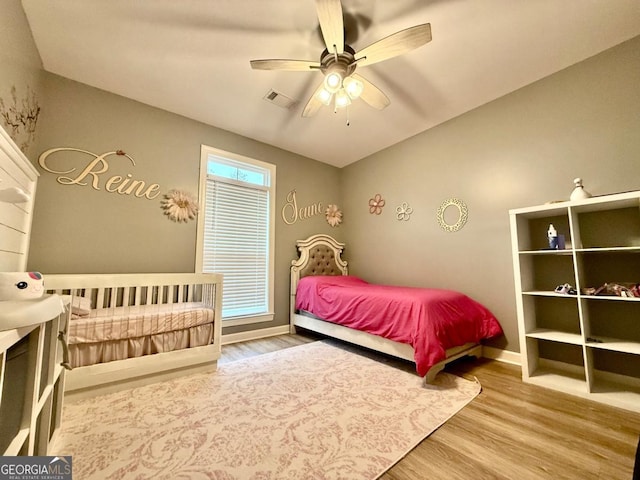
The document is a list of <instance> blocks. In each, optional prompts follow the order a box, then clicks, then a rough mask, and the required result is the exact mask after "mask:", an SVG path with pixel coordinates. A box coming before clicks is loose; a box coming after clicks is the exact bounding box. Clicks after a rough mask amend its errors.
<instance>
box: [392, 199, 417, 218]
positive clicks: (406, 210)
mask: <svg viewBox="0 0 640 480" xmlns="http://www.w3.org/2000/svg"><path fill="white" fill-rule="evenodd" d="M412 213H413V208H411V207H410V206H409V204H408V203H407V202H402V205H400V206H399V207H396V217H397V218H398V220H404V221H408V220H409V218H411V214H412Z"/></svg>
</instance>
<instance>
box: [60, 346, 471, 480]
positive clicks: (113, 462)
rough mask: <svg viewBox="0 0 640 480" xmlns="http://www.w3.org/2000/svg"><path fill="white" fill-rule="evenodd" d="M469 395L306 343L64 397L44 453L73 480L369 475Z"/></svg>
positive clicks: (446, 382)
mask: <svg viewBox="0 0 640 480" xmlns="http://www.w3.org/2000/svg"><path fill="white" fill-rule="evenodd" d="M480 390H481V388H480V385H479V384H478V383H476V382H470V381H468V380H464V379H462V378H459V377H456V376H454V375H450V374H446V373H441V374H439V375H438V377H437V379H436V384H435V385H429V386H424V384H423V382H422V379H421V378H420V377H418V376H417V375H413V374H411V373H407V372H404V371H401V370H398V369H396V368H394V367H391V366H388V365H385V364H382V363H380V362H377V361H375V360H372V359H369V358H366V357H363V356H360V355H357V354H355V353H350V352H348V351H345V350H342V349H340V348H337V347H333V346H331V345H327V344H325V343H323V342H313V343H309V344H306V345H301V346H297V347H292V348H288V349H285V350H280V351H277V352H273V353H267V354H264V355H260V356H257V357H252V358H248V359H245V360H240V361H236V362H231V363H227V364H224V365H220V366H219V367H218V370H217V371H216V372H214V373H206V374H204V373H203V374H193V375H189V376H185V377H183V378H179V379H175V380H170V381H166V382H162V383H156V384H152V385H146V386H143V387H139V388H135V389H130V390H126V391H121V392H117V393H112V394H108V395H104V396H101V397H96V398H92V399H85V400H81V401H78V402H76V403H67V404H65V406H64V414H63V422H62V425H63V428H62V434H61V435H60V437H59V440H58V443H57V444H56V446H55V449H54V453H55V454H56V455H73V474H74V478H77V479H82V480H89V479H96V480H98V479H99V480H106V479H125V480H126V479H142V478H145V479H146V478H153V479H172V480H175V479H186V478H189V479H209V480H210V479H224V480H232V479H237V480H275V479H278V480H279V479H291V480H301V479H305V480H306V479H318V480H320V479H349V480H358V479H375V478H377V477H379V476H380V475H382V474H383V473H384V472H385V471H386V470H388V469H389V468H390V467H391V466H392V465H393V464H394V463H396V462H397V461H398V460H400V459H401V458H402V457H403V456H404V455H406V454H407V453H408V452H409V450H411V449H412V448H413V447H414V446H416V445H417V444H418V443H419V442H420V441H422V440H423V439H424V438H425V437H427V436H428V435H429V434H430V433H431V432H433V431H434V430H435V429H437V428H438V427H439V426H440V425H442V424H443V423H444V422H446V421H447V420H448V419H449V418H451V417H452V416H453V415H455V413H456V412H458V411H459V410H460V409H461V408H463V407H464V406H465V405H466V404H467V403H469V402H470V401H471V400H472V399H473V398H475V396H476V395H478V394H479V393H480ZM426 474H427V472H425V475H426ZM425 478H426V477H425Z"/></svg>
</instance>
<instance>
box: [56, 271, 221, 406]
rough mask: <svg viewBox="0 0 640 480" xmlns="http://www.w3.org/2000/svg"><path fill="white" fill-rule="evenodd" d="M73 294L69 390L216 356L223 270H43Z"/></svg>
mask: <svg viewBox="0 0 640 480" xmlns="http://www.w3.org/2000/svg"><path fill="white" fill-rule="evenodd" d="M44 279H45V288H46V289H47V291H48V292H51V293H54V292H55V293H58V294H61V295H69V296H71V301H70V305H71V311H70V312H69V313H70V320H69V322H68V330H67V332H65V333H66V341H67V344H68V358H67V363H68V364H69V366H70V367H71V368H72V370H71V371H70V372H68V373H67V381H66V388H65V391H66V392H74V393H75V394H82V395H84V394H86V393H90V394H95V393H104V392H105V391H112V390H116V389H119V388H122V387H124V386H131V385H133V384H136V385H138V384H141V383H147V382H149V381H157V380H159V379H162V378H169V377H171V376H175V375H178V374H183V373H184V370H185V369H187V368H188V369H189V370H190V371H191V370H193V369H197V370H203V369H205V370H214V369H215V368H216V365H217V360H218V358H219V357H220V337H221V318H222V316H221V305H222V303H221V302H222V276H221V275H218V274H211V273H197V274H196V273H170V274H69V275H45V276H44Z"/></svg>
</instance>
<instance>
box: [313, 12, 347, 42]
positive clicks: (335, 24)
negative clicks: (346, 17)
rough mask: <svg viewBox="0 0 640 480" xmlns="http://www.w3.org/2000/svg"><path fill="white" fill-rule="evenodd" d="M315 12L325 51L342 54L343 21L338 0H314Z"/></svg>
mask: <svg viewBox="0 0 640 480" xmlns="http://www.w3.org/2000/svg"><path fill="white" fill-rule="evenodd" d="M316 10H317V12H318V21H319V22H320V29H321V30H322V38H324V43H325V45H326V46H327V50H328V51H329V52H331V53H334V52H335V51H337V52H338V53H342V52H344V21H343V19H342V5H341V4H340V0H316ZM334 45H335V48H334Z"/></svg>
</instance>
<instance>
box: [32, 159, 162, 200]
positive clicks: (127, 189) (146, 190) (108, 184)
mask: <svg viewBox="0 0 640 480" xmlns="http://www.w3.org/2000/svg"><path fill="white" fill-rule="evenodd" d="M57 152H78V153H82V154H85V155H88V156H89V157H93V160H90V161H89V163H87V164H86V166H85V167H84V169H83V170H82V171H81V172H79V173H76V169H75V168H72V169H70V170H65V171H62V170H54V169H53V168H51V166H50V165H49V162H50V158H49V157H50V156H51V155H53V154H54V153H57ZM110 155H117V156H119V157H126V158H128V159H129V161H130V162H131V164H132V165H133V166H134V167H135V166H136V162H135V161H134V160H133V158H131V157H130V156H129V155H127V154H126V153H125V152H123V151H122V150H116V151H115V152H107V153H103V154H102V155H97V154H95V153H92V152H88V151H87V150H80V149H78V148H68V147H59V148H51V149H49V150H47V151H46V152H44V153H43V154H42V155H40V157H39V158H38V164H39V165H40V166H41V167H42V168H43V169H44V170H46V171H47V172H49V173H53V174H56V175H58V178H57V179H56V180H57V181H58V183H60V184H62V185H83V186H84V185H87V184H88V182H91V186H92V187H93V189H94V190H100V189H101V187H100V185H101V181H103V182H104V183H103V185H104V189H105V190H106V191H107V192H109V193H119V194H120V195H132V194H133V196H135V197H138V198H146V199H148V200H153V199H154V198H156V197H157V196H158V195H160V185H158V184H157V183H151V184H149V185H148V186H147V184H146V182H145V181H144V180H134V179H133V175H132V174H130V173H128V174H127V176H126V177H122V176H120V175H113V176H111V177H109V178H106V179H104V177H102V176H101V175H102V174H103V173H106V172H107V171H108V170H109V162H108V161H107V157H108V156H110ZM69 174H73V175H74V177H70V176H69V177H68V176H66V175H69Z"/></svg>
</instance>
